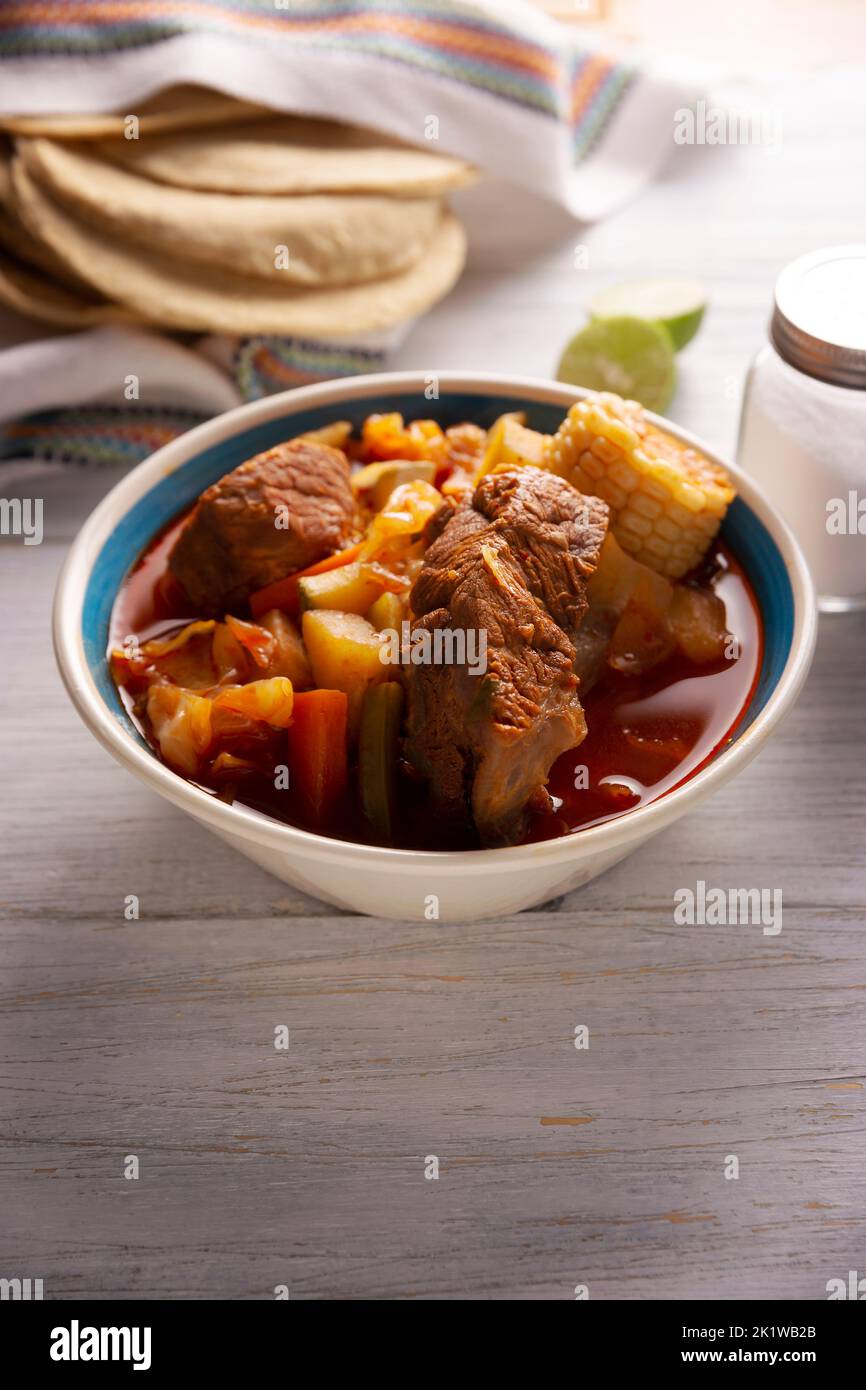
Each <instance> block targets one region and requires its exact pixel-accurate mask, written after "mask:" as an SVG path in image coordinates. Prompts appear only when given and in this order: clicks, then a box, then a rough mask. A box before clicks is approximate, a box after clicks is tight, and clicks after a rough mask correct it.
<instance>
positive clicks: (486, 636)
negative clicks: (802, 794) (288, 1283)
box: [110, 395, 762, 850]
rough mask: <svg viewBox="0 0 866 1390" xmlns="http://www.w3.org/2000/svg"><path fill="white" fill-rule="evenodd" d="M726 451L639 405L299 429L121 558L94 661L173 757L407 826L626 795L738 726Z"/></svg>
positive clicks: (745, 630)
mask: <svg viewBox="0 0 866 1390" xmlns="http://www.w3.org/2000/svg"><path fill="white" fill-rule="evenodd" d="M733 497H734V488H733V486H732V483H731V480H730V478H729V477H728V476H727V474H726V472H725V470H723V469H722V468H720V466H719V465H717V464H715V463H713V462H712V461H711V460H709V459H708V458H705V457H704V456H703V455H702V454H701V453H700V452H699V451H698V450H696V449H694V448H692V447H691V446H688V445H684V444H682V443H681V442H680V441H679V440H678V439H677V438H676V437H674V436H673V435H668V434H667V433H666V432H665V431H663V430H662V429H660V428H659V427H658V426H656V425H655V424H653V423H651V421H650V420H649V419H648V418H647V417H646V416H645V415H644V413H643V412H642V410H641V409H640V407H639V406H636V405H635V404H634V403H633V402H623V401H620V400H619V399H618V398H617V397H614V396H611V395H601V396H589V397H586V398H585V399H583V400H580V401H578V402H577V403H575V404H574V405H573V406H572V407H571V409H570V411H569V412H568V414H567V415H566V416H565V419H564V420H562V422H561V423H560V424H559V426H558V427H557V428H556V429H555V430H554V431H552V432H551V433H550V434H544V433H542V432H541V431H536V430H534V429H531V428H530V427H529V426H528V425H527V423H526V421H525V418H523V417H522V416H521V415H520V413H518V412H509V413H506V414H504V415H502V416H501V417H500V418H499V419H497V420H495V421H494V422H492V423H491V425H490V426H489V427H488V428H484V427H483V426H482V425H481V424H479V423H477V422H475V421H472V420H469V421H465V422H458V423H457V424H454V425H450V426H447V427H445V426H443V425H440V424H439V423H437V422H436V420H414V421H410V422H408V423H407V422H404V420H403V417H402V416H401V415H400V414H398V413H396V412H391V413H387V414H374V415H370V416H368V417H367V418H366V419H364V420H363V423H362V424H361V427H360V429H359V430H358V431H357V433H355V432H353V430H352V428H351V425H350V424H349V423H348V422H345V421H335V422H333V423H332V424H330V425H328V426H326V427H324V428H323V429H319V430H314V431H308V432H306V433H305V434H303V435H301V436H297V437H294V438H290V439H288V440H287V441H285V442H283V443H280V444H277V445H276V446H274V447H271V448H269V449H267V450H265V451H264V452H263V453H260V454H258V455H255V456H254V457H252V458H250V459H249V460H247V461H246V462H244V463H242V464H241V465H240V466H238V467H236V468H234V469H232V470H231V471H230V472H229V473H228V474H226V476H224V477H223V478H222V479H220V480H219V481H217V482H216V483H214V484H212V485H211V486H210V487H208V488H207V489H206V490H205V491H204V492H203V493H202V494H201V496H200V497H199V498H198V500H197V501H196V502H195V503H194V505H193V506H192V508H191V509H190V510H189V511H188V512H187V513H186V514H184V515H182V516H181V517H179V518H177V519H176V520H175V521H174V522H173V523H172V524H171V525H170V526H169V527H168V528H167V529H166V530H165V531H164V532H163V533H162V534H161V535H160V536H159V537H158V538H157V540H156V541H155V542H153V543H152V545H151V546H150V547H149V549H148V550H147V551H146V552H145V554H144V555H143V556H142V557H141V559H140V560H139V562H138V564H137V565H136V566H135V568H134V569H133V570H132V572H131V573H130V574H129V575H128V577H127V579H126V580H125V582H124V584H123V586H122V587H121V589H120V592H119V594H118V596H117V600H116V602H115V605H114V609H113V612H112V617H111V627H110V667H111V672H112V675H113V678H114V680H115V682H116V684H117V687H118V689H119V690H120V692H121V695H122V698H123V700H124V703H125V705H126V708H127V710H128V712H129V714H130V716H131V718H132V719H133V720H134V722H135V723H136V725H137V727H138V728H139V729H140V731H141V732H142V733H143V735H144V736H145V737H146V738H147V740H148V742H149V743H150V745H151V747H152V748H153V749H154V750H155V751H156V752H157V753H158V755H159V756H160V758H161V759H162V760H163V762H164V763H166V764H167V766H168V767H170V768H171V769H172V770H173V771H174V772H176V773H178V774H180V775H181V776H183V777H185V778H187V779H188V780H190V781H192V782H193V783H194V784H195V785H196V786H198V787H199V788H202V789H204V790H206V791H207V792H208V793H210V794H211V795H212V796H213V797H215V798H218V799H220V800H222V801H226V802H230V803H235V804H240V805H246V806H248V807H252V808H254V809H255V810H258V811H261V812H264V813H265V814H266V815H268V816H270V817H272V818H274V819H277V820H282V821H285V822H286V823H288V824H293V825H296V826H299V827H301V828H302V829H305V830H312V831H314V832H316V833H318V834H320V835H325V836H328V837H332V838H337V839H344V840H348V841H353V842H361V843H366V844H371V845H382V846H393V847H396V848H403V849H428V850H429V849H434V850H471V849H479V848H488V847H498V846H507V845H517V844H522V843H525V842H531V841H539V840H549V839H555V838H559V837H563V836H567V835H570V834H572V833H573V832H575V831H579V830H581V829H585V828H589V827H590V826H595V825H598V824H600V823H602V822H604V821H607V820H610V819H613V818H617V817H621V816H623V815H624V814H627V813H628V812H629V811H630V810H632V809H635V808H637V807H638V806H641V805H645V804H647V803H648V802H651V801H653V800H656V799H657V798H658V797H660V796H662V795H663V794H664V793H666V792H668V791H670V790H672V789H673V788H674V787H676V786H678V785H679V784H681V783H682V782H683V781H684V780H685V779H687V778H689V777H691V776H693V775H694V773H695V772H697V771H698V770H699V769H700V768H701V767H702V766H703V765H704V764H705V763H706V762H707V761H708V760H709V759H710V758H712V757H713V755H714V754H715V752H716V751H717V750H718V749H719V748H720V747H721V746H723V745H724V743H725V742H726V741H727V740H729V739H731V737H732V734H733V731H734V729H735V728H736V725H737V724H738V722H739V720H740V718H741V716H742V714H743V712H744V711H745V709H746V708H747V706H748V704H749V701H750V698H751V695H752V692H753V690H754V687H755V682H756V680H757V677H758V673H759V670H760V666H761V647H762V629H761V620H760V615H759V609H758V605H757V603H756V601H755V598H754V595H753V593H752V591H751V587H750V584H749V581H748V578H747V576H746V573H745V571H744V569H743V568H742V567H741V565H740V563H739V562H738V560H737V558H736V556H735V554H734V553H733V551H732V550H731V548H730V546H729V545H728V544H727V543H726V542H724V541H722V540H720V539H719V536H718V531H719V527H720V525H721V523H722V521H723V518H724V516H725V512H726V510H727V507H728V505H729V504H730V503H731V501H732V499H733Z"/></svg>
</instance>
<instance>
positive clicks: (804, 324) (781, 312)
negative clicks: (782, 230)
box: [770, 245, 866, 391]
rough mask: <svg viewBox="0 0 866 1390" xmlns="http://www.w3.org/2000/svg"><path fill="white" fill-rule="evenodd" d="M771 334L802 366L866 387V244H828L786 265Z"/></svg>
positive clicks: (837, 382) (838, 382)
mask: <svg viewBox="0 0 866 1390" xmlns="http://www.w3.org/2000/svg"><path fill="white" fill-rule="evenodd" d="M770 337H771V338H772V340H773V345H774V346H775V349H776V351H777V352H778V353H779V356H780V357H783V358H784V360H785V361H786V362H788V363H789V364H790V365H791V366H792V367H796V368H797V370H798V371H801V372H805V373H806V375H807V376H812V377H817V379H818V380H819V381H826V382H829V383H830V384H831V385H833V386H849V387H852V388H854V389H855V390H860V391H866V246H857V245H854V246H829V247H825V248H824V250H822V251H813V252H811V253H810V254H809V255H808V256H801V257H800V258H799V260H796V261H792V262H791V264H790V265H789V266H786V267H785V269H784V270H783V271H782V273H781V275H780V276H779V279H778V280H777V282H776V302H775V307H774V309H773V317H772V319H771V320H770Z"/></svg>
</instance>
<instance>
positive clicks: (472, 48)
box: [0, 0, 635, 159]
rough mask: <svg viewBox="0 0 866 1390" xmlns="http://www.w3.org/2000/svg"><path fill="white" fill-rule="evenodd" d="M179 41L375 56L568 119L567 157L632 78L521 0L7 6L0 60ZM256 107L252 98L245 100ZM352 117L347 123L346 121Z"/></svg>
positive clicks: (588, 138)
mask: <svg viewBox="0 0 866 1390" xmlns="http://www.w3.org/2000/svg"><path fill="white" fill-rule="evenodd" d="M187 35H198V36H211V37H213V38H215V39H236V40H238V41H239V42H240V43H242V44H245V45H248V44H255V43H258V44H262V45H268V44H273V43H274V42H277V43H279V44H280V45H292V46H294V47H296V48H299V49H304V50H312V51H313V52H318V53H319V54H320V55H325V54H327V55H329V56H332V55H333V54H334V53H335V52H339V51H342V52H343V53H344V54H346V55H354V56H356V57H366V58H371V59H376V60H380V61H382V62H385V63H387V64H389V65H392V66H393V68H394V69H395V74H397V72H398V70H399V69H401V68H402V69H404V70H405V71H409V72H411V71H414V72H415V73H417V74H419V75H420V74H427V75H433V76H436V77H438V78H440V79H443V80H444V81H446V82H448V83H450V84H455V85H457V86H462V87H465V88H468V89H470V90H473V91H476V92H479V93H486V94H489V95H491V96H495V97H497V98H499V99H500V100H502V101H506V102H509V103H511V104H513V105H515V106H519V107H524V108H526V109H527V110H531V111H535V112H538V113H541V114H543V115H546V116H549V117H552V118H553V119H555V120H556V121H559V122H563V123H565V124H566V125H567V126H568V127H569V128H570V130H571V133H572V137H573V148H574V155H575V158H577V159H580V158H581V157H583V156H584V155H585V154H586V153H587V152H588V151H589V150H590V149H591V148H592V146H593V144H594V143H595V141H596V140H597V138H598V137H599V135H600V134H601V132H602V130H603V128H604V126H605V123H606V121H607V119H608V117H609V116H610V114H611V111H612V110H613V109H614V107H615V106H616V104H617V102H618V100H619V99H620V97H621V96H622V95H623V93H624V92H625V91H626V89H627V88H628V86H629V84H630V83H631V82H632V81H633V79H634V77H635V70H634V68H633V67H632V66H630V65H628V64H626V63H622V62H619V61H617V60H615V59H613V58H611V57H607V56H605V55H604V54H602V53H596V52H592V51H588V50H587V47H586V44H585V43H583V42H582V41H579V40H578V37H577V36H576V35H575V36H572V35H571V34H570V31H569V30H568V29H567V28H566V27H565V26H559V25H556V24H554V23H553V22H552V21H551V20H550V19H549V18H548V17H547V16H545V15H544V14H542V13H541V12H540V11H535V10H534V9H533V7H531V6H530V5H529V4H526V3H523V0H495V2H494V0H463V2H462V3H461V0H282V3H281V0H160V3H159V4H158V5H153V4H146V3H140V4H135V3H125V0H54V3H52V4H51V5H46V4H45V3H44V0H5V3H4V4H3V6H2V7H0V59H2V58H9V59H19V60H20V59H41V58H56V57H66V58H70V57H73V56H74V57H78V58H100V57H109V56H110V55H112V54H120V53H124V52H130V51H132V50H136V49H143V48H146V47H147V46H152V45H154V44H158V43H165V42H167V41H169V40H173V39H178V38H181V37H183V36H187ZM245 95H247V96H248V98H249V99H255V93H254V92H252V93H246V94H245ZM353 118H354V117H353Z"/></svg>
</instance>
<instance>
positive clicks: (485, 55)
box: [0, 0, 697, 460]
mask: <svg viewBox="0 0 866 1390" xmlns="http://www.w3.org/2000/svg"><path fill="white" fill-rule="evenodd" d="M19 9H21V10H22V11H23V12H24V15H25V19H24V22H23V23H21V24H20V25H19V26H18V28H17V30H16V34H15V42H14V44H13V45H10V46H9V47H5V46H4V40H3V37H2V31H0V90H2V98H0V100H2V109H3V111H5V112H7V113H17V114H36V113H44V112H49V111H50V112H54V113H58V112H76V111H81V110H89V111H111V110H114V111H118V110H119V111H121V112H123V113H126V112H130V111H131V112H133V113H134V110H135V104H136V103H140V102H142V101H144V100H145V99H146V98H147V97H149V96H152V95H153V94H155V93H156V92H158V91H160V90H162V89H164V88H166V87H169V86H173V85H176V84H182V83H197V84H200V85H204V86H208V87H212V88H216V89H218V90H220V91H222V92H224V93H227V94H229V95H232V96H235V97H238V98H241V99H244V100H252V101H255V102H258V103H262V104H265V105H268V106H271V107H273V108H274V109H275V110H277V111H283V112H294V113H305V114H308V115H317V116H323V117H331V118H338V119H340V120H344V121H348V122H351V123H354V124H359V125H364V126H368V127H372V128H375V129H379V130H383V131H386V132H388V133H389V134H391V135H394V136H398V137H400V138H401V139H404V140H407V141H410V142H412V143H415V144H418V145H422V146H424V147H426V148H432V149H435V150H440V151H442V152H443V153H449V154H455V155H459V156H461V157H463V158H464V159H467V160H469V161H470V162H472V163H473V164H475V165H477V166H478V167H479V169H480V170H481V171H482V173H487V174H492V175H494V176H496V177H498V178H505V179H508V180H510V181H511V182H512V183H513V184H517V185H520V186H523V187H524V188H525V189H527V190H530V191H531V192H532V193H533V194H534V195H536V196H540V197H544V198H548V199H552V200H554V201H556V202H558V203H560V204H561V205H562V206H564V207H565V208H567V209H568V210H569V211H570V212H571V213H572V214H573V215H574V216H575V217H578V218H580V219H582V220H591V219H594V218H598V217H601V216H604V215H605V214H606V213H608V212H610V211H611V210H612V209H613V208H614V207H616V206H618V205H619V204H621V203H622V202H623V201H625V200H626V199H627V198H629V197H631V196H632V195H633V194H634V193H636V192H637V190H638V189H639V188H640V187H641V185H642V184H643V183H645V182H646V181H647V180H648V179H650V178H651V177H652V176H653V175H654V173H655V172H656V170H657V169H658V167H659V165H660V164H661V163H662V161H663V160H664V158H665V157H666V155H667V153H668V151H669V150H670V148H671V146H672V142H673V129H674V119H675V112H676V110H677V109H679V108H682V107H683V106H684V105H687V104H688V103H689V101H690V100H692V99H693V98H694V97H695V96H696V95H697V93H696V92H694V91H690V90H689V88H688V85H687V84H684V83H683V82H682V81H681V80H680V78H679V77H677V76H671V75H667V74H664V73H662V72H660V71H659V70H658V68H657V67H654V68H653V69H652V70H648V69H645V68H638V67H633V66H631V65H629V64H626V63H622V62H620V61H617V60H613V59H611V58H609V57H606V56H605V55H604V54H603V53H602V52H599V51H598V50H597V49H596V48H595V47H593V46H591V45H590V44H588V43H587V42H586V40H585V38H584V37H583V36H582V35H581V34H580V31H579V26H577V27H575V28H574V30H572V29H571V28H570V27H567V26H565V25H561V24H559V23H557V22H556V21H554V20H553V19H551V18H550V17H549V16H547V15H545V14H544V13H543V12H542V11H541V10H540V9H537V8H536V7H535V6H534V5H532V4H529V3H527V2H526V0H424V3H423V4H421V3H419V0H292V3H291V4H289V3H284V4H279V3H275V2H274V3H272V0H267V3H265V0H262V4H261V5H260V6H258V7H257V6H256V5H253V6H251V7H249V8H247V7H242V8H240V9H239V8H238V7H237V6H236V5H235V4H233V3H231V0H211V3H210V4H209V5H208V6H205V7H195V8H194V9H192V8H190V7H189V6H187V5H184V4H182V3H180V2H178V3H177V4H173V3H171V0H168V3H165V4H162V5H160V7H159V11H160V13H159V15H158V16H157V15H155V14H154V13H153V8H152V7H149V6H146V5H142V7H141V13H140V16H137V17H136V19H135V22H134V23H131V22H130V20H129V16H128V14H127V13H126V11H125V10H124V15H123V16H119V15H118V10H117V7H116V6H115V5H112V4H110V3H107V0H106V3H100V0H96V3H95V4H91V5H90V7H89V14H88V18H87V20H86V21H85V22H84V23H83V24H82V23H80V22H79V23H75V24H73V23H72V20H71V18H70V14H69V11H68V10H67V7H66V6H56V7H46V6H45V5H44V4H41V3H36V0H33V3H32V4H30V5H28V3H27V0H24V3H23V4H19ZM28 11H30V12H32V19H31V21H30V22H29V23H28V22H27V12H28ZM252 11H254V13H252ZM252 21H255V22H252ZM60 54H62V56H60ZM458 292H459V291H458ZM407 328H408V325H403V326H401V327H400V328H398V329H396V330H394V331H392V332H391V333H389V334H385V335H381V334H380V335H375V336H372V337H370V338H368V339H361V340H355V341H353V342H351V343H347V342H346V341H345V340H340V341H333V342H331V343H308V342H298V341H297V340H287V339H260V340H250V339H244V340H230V341H229V340H223V341H222V342H214V340H213V339H210V340H201V342H200V343H199V344H197V345H193V346H181V345H180V344H179V343H177V342H176V341H172V340H171V339H170V338H168V337H163V336H162V335H159V334H153V333H146V332H142V331H139V330H127V329H115V328H112V329H98V330H94V331H91V332H88V333H74V334H66V335H63V336H60V337H55V338H47V339H46V338H44V337H43V338H42V339H40V340H38V341H32V339H33V337H34V329H33V327H32V326H25V327H24V328H23V329H22V332H21V338H22V343H21V345H19V346H12V347H10V348H7V350H6V351H5V352H0V456H2V455H5V456H6V457H7V458H9V457H15V456H16V455H21V454H22V451H23V454H24V455H27V456H38V457H41V458H42V459H43V460H45V459H46V458H50V457H52V456H57V457H62V458H65V457H70V456H73V457H79V456H80V453H81V440H82V438H84V436H83V435H82V433H81V429H80V426H81V420H80V419H79V417H77V416H75V415H74V412H75V411H76V410H80V409H81V408H82V407H84V406H87V407H89V408H95V407H104V408H106V409H108V410H109V411H113V412H114V414H113V415H110V416H106V418H105V422H104V428H102V433H101V436H100V438H101V444H100V446H99V447H98V448H96V447H95V448H94V452H95V453H97V454H100V452H101V451H102V456H106V457H110V456H111V449H110V447H109V446H110V438H111V430H112V428H114V429H119V428H121V426H122V417H123V412H124V410H128V411H132V412H134V411H135V409H136V406H135V402H134V400H132V401H131V400H130V399H129V397H128V395H127V394H125V380H126V378H127V377H128V376H129V375H130V374H134V375H137V376H139V377H140V379H141V383H142V384H141V387H140V396H141V399H142V400H147V401H148V402H158V403H159V404H160V405H161V406H163V407H165V409H166V410H169V411H170V410H171V409H172V408H175V407H183V408H184V409H185V410H187V411H191V412H193V413H194V414H197V415H198V416H200V417H202V418H203V417H205V416H206V415H208V414H213V413H214V412H216V411H219V410H222V409H225V408H226V406H228V405H232V404H235V403H236V402H237V401H238V400H240V399H247V398H249V397H250V396H255V395H261V394H265V393H267V392H268V391H270V390H276V389H280V388H284V387H286V386H290V385H292V384H299V383H300V382H302V381H306V380H315V379H317V378H320V377H327V376H335V375H341V374H348V373H353V372H357V371H363V370H376V369H378V368H380V367H381V366H383V365H385V364H386V359H387V355H388V354H389V353H393V351H394V349H395V347H396V346H398V345H399V342H400V341H401V340H402V337H403V335H404V333H405V332H406V330H407ZM8 336H9V333H8V332H7V338H8ZM27 339H30V340H31V341H23V340H27ZM121 348H122V351H121V350H120V349H121ZM118 362H123V364H124V378H123V380H120V381H118V379H117V363H118ZM145 382H146V383H147V385H146V390H145V386H144V383H145ZM49 410H66V411H70V410H71V411H72V412H73V414H72V415H71V416H70V417H69V424H70V430H71V433H70V432H69V431H67V433H66V434H64V430H63V420H62V419H58V420H52V421H50V422H48V424H50V429H49V428H48V427H47V426H46V428H47V433H45V432H43V434H41V435H40V432H39V430H38V428H37V427H36V426H35V425H33V424H32V423H31V425H30V427H29V432H28V431H24V432H22V431H20V430H18V431H16V429H15V428H14V426H10V425H8V424H7V425H6V426H5V427H3V425H2V422H4V421H6V422H9V421H14V420H15V419H17V418H19V417H21V416H22V415H30V414H32V413H33V412H45V411H49ZM88 421H89V425H90V426H91V427H92V428H93V429H97V427H98V421H97V417H96V416H95V415H94V416H90V417H88ZM182 423H183V422H181V424H182ZM76 430H77V431H78V434H77V435H76V433H75V432H76ZM85 434H86V431H85ZM76 438H77V440H78V443H77V444H76ZM128 447H129V441H128V440H126V441H125V442H123V449H122V451H121V452H122V453H123V452H124V451H125V450H127V449H128Z"/></svg>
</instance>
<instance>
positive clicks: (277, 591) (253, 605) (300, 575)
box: [250, 542, 361, 618]
mask: <svg viewBox="0 0 866 1390" xmlns="http://www.w3.org/2000/svg"><path fill="white" fill-rule="evenodd" d="M360 553H361V543H360V542H359V543H358V544H357V545H350V546H348V547H347V549H346V550H338V551H337V552H336V553H335V554H334V555H329V556H328V557H327V559H325V560H319V562H318V563H317V564H315V565H309V566H308V567H307V569H305V570H298V571H297V572H296V573H295V574H290V575H287V577H286V578H285V579H277V580H275V582H274V583H273V584H266V585H265V587H264V589H257V590H256V592H255V593H254V594H250V612H251V613H252V615H253V617H254V618H260V617H261V616H262V614H263V613H267V611H268V609H269V608H281V609H282V611H283V612H284V613H288V614H290V615H291V616H292V617H297V615H298V581H299V580H300V579H306V577H307V576H308V575H312V574H327V572H328V570H336V569H339V568H340V566H341V565H349V564H351V563H352V561H353V560H356V559H357V558H358V556H359V555H360Z"/></svg>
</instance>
